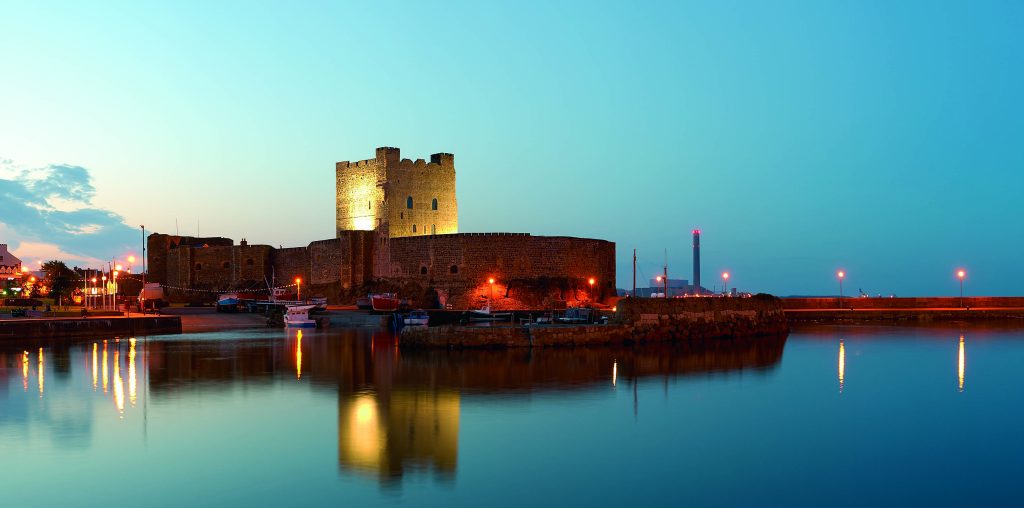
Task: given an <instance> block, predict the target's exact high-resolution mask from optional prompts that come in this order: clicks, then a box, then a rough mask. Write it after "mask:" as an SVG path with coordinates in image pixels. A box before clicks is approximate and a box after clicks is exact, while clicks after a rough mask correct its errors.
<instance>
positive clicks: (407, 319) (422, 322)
mask: <svg viewBox="0 0 1024 508" xmlns="http://www.w3.org/2000/svg"><path fill="white" fill-rule="evenodd" d="M428 321H430V315H429V314H427V311H425V310H414V311H412V312H410V313H408V314H406V315H405V316H402V323H403V324H404V325H406V326H427V322H428Z"/></svg>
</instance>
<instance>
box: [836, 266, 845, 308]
mask: <svg viewBox="0 0 1024 508" xmlns="http://www.w3.org/2000/svg"><path fill="white" fill-rule="evenodd" d="M836 276H837V277H839V308H840V309H841V308H843V279H845V278H846V272H844V271H842V270H839V273H837V274H836Z"/></svg>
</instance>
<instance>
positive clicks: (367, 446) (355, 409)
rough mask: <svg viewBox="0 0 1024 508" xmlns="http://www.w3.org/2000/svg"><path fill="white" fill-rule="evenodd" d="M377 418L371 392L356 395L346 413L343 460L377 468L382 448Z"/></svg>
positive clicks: (362, 466) (381, 436) (364, 466)
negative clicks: (346, 430) (349, 409)
mask: <svg viewBox="0 0 1024 508" xmlns="http://www.w3.org/2000/svg"><path fill="white" fill-rule="evenodd" d="M379 420H380V418H379V415H378V412H377V400H376V398H375V397H374V396H373V395H371V394H361V395H356V396H355V400H354V402H353V403H352V407H351V411H350V413H349V415H348V430H349V432H348V433H347V434H346V435H345V440H344V448H343V450H344V451H347V453H343V455H344V459H345V462H348V463H349V464H351V465H352V466H355V467H356V468H360V469H377V467H378V466H379V465H380V462H381V452H382V451H383V448H384V436H383V435H382V434H383V432H381V430H382V429H381V428H380V421H379Z"/></svg>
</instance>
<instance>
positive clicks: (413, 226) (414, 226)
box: [412, 224, 416, 233]
mask: <svg viewBox="0 0 1024 508" xmlns="http://www.w3.org/2000/svg"><path fill="white" fill-rule="evenodd" d="M412 232H413V233H415V232H416V225H415V224H413V225H412Z"/></svg>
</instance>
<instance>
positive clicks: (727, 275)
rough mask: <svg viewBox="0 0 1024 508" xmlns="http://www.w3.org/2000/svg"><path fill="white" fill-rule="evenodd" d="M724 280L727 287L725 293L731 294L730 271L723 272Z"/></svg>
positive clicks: (726, 294)
mask: <svg viewBox="0 0 1024 508" xmlns="http://www.w3.org/2000/svg"><path fill="white" fill-rule="evenodd" d="M722 282H723V284H724V287H725V289H724V291H723V294H725V296H729V272H722Z"/></svg>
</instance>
